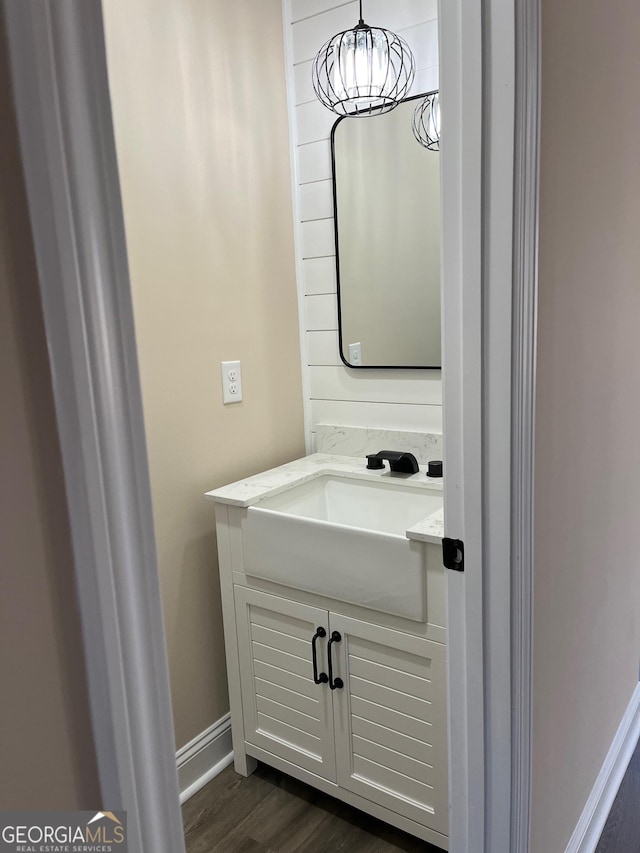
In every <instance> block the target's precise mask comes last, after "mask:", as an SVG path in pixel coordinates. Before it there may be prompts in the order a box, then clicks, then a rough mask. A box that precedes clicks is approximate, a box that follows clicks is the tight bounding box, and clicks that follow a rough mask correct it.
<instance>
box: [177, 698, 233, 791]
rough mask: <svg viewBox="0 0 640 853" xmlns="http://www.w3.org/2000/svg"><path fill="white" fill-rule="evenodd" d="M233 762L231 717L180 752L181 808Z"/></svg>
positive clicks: (178, 763)
mask: <svg viewBox="0 0 640 853" xmlns="http://www.w3.org/2000/svg"><path fill="white" fill-rule="evenodd" d="M232 761H233V747H232V745H231V715H230V714H225V716H224V717H222V718H221V719H220V720H218V722H217V723H214V724H213V725H212V726H209V728H208V729H205V731H203V732H202V733H201V734H199V735H198V736H197V737H195V738H194V739H193V740H192V741H190V742H189V743H188V744H187V745H186V746H183V747H182V749H179V750H178V751H177V752H176V763H177V765H178V781H179V784H180V805H182V804H183V803H185V802H186V801H187V800H188V799H189V797H192V796H193V795H194V794H195V793H196V792H197V791H199V790H200V788H203V787H204V786H205V785H206V784H207V782H210V781H211V780H212V779H213V778H214V776H217V775H218V773H221V772H222V771H223V770H224V769H225V767H228V766H229V765H230V764H231V762H232Z"/></svg>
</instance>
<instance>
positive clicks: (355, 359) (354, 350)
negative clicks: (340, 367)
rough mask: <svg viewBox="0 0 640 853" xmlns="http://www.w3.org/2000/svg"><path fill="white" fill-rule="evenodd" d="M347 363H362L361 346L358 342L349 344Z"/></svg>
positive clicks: (355, 364)
mask: <svg viewBox="0 0 640 853" xmlns="http://www.w3.org/2000/svg"><path fill="white" fill-rule="evenodd" d="M348 349H349V359H348V360H349V364H353V365H354V366H357V365H359V364H362V346H361V344H360V342H359V341H358V343H356V344H349V348H348Z"/></svg>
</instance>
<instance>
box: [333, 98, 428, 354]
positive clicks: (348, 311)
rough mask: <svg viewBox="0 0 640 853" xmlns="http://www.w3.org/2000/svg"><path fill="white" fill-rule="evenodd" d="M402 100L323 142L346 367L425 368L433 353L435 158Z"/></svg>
mask: <svg viewBox="0 0 640 853" xmlns="http://www.w3.org/2000/svg"><path fill="white" fill-rule="evenodd" d="M427 94H431V93H426V94H424V95H419V96H417V97H413V98H407V99H406V100H405V101H403V102H402V103H401V104H400V105H399V106H398V107H396V108H395V109H394V110H392V111H391V112H389V113H386V114H382V115H377V116H368V117H366V118H340V119H338V121H337V122H336V123H335V124H334V126H333V130H332V133H331V153H332V166H333V192H334V207H335V210H334V213H335V235H336V263H337V274H338V318H339V339H340V356H341V358H342V360H343V362H344V363H345V364H346V365H347V366H348V367H422V368H426V367H430V368H439V367H441V365H442V359H441V352H440V154H439V152H437V151H430V150H427V149H426V148H423V147H422V146H421V145H420V144H419V143H418V141H417V140H416V138H415V137H414V135H413V129H412V120H413V113H414V110H415V109H416V107H417V106H418V105H419V104H420V103H421V102H422V101H423V100H424V98H425V97H427Z"/></svg>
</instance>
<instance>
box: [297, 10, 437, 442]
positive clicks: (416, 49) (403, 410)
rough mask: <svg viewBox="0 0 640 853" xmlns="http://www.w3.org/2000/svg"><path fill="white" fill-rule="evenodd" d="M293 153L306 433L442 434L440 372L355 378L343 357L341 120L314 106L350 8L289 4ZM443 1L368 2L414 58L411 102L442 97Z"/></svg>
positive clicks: (374, 19) (358, 373)
mask: <svg viewBox="0 0 640 853" xmlns="http://www.w3.org/2000/svg"><path fill="white" fill-rule="evenodd" d="M283 4H284V23H285V31H286V44H287V66H288V75H289V115H290V123H291V135H292V145H293V148H294V157H293V161H294V162H293V171H294V194H295V196H296V198H295V208H296V211H297V214H296V216H297V220H298V221H297V225H296V229H297V239H296V252H297V256H298V257H297V268H298V279H299V280H298V292H299V299H300V303H301V306H302V308H301V326H302V359H303V373H304V392H305V396H306V397H307V400H306V413H307V421H308V423H307V430H308V432H311V433H312V434H313V432H314V428H315V425H316V424H318V423H330V424H339V425H348V426H359V427H371V428H379V429H406V430H411V431H414V432H415V431H418V432H431V433H437V432H441V431H442V384H441V379H440V371H426V370H349V369H348V368H346V367H344V365H343V364H342V362H341V361H340V356H339V354H338V333H337V328H338V317H337V306H336V274H335V246H334V235H333V201H332V188H331V150H330V143H329V135H330V132H331V127H332V126H333V123H334V121H335V120H336V116H335V115H334V114H333V113H332V112H331V111H330V110H327V109H326V108H325V107H323V106H322V104H320V102H319V101H317V100H316V97H315V95H314V93H313V88H312V85H311V62H312V60H313V57H314V56H315V54H316V52H317V51H318V49H319V48H320V47H321V46H322V45H323V44H324V43H325V42H326V41H327V39H329V38H330V37H331V36H332V35H334V34H335V33H337V32H339V31H340V30H345V29H348V28H349V27H351V26H354V25H355V24H356V23H357V20H358V3H357V2H356V0H350V2H347V3H340V2H339V0H283ZM437 15H438V2H437V0H366V2H365V4H364V18H365V20H366V21H367V23H369V24H371V25H378V26H384V27H386V28H387V29H391V30H393V31H395V32H397V33H399V34H400V35H401V36H402V37H403V38H404V39H405V40H406V41H407V42H408V43H409V45H410V47H411V49H412V50H413V53H414V55H415V58H416V78H415V81H414V85H413V88H412V91H411V93H410V94H419V93H420V92H427V91H430V90H432V89H437V88H438V20H437Z"/></svg>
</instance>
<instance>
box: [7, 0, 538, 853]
mask: <svg viewBox="0 0 640 853" xmlns="http://www.w3.org/2000/svg"><path fill="white" fill-rule="evenodd" d="M538 6H539V0H485V2H484V4H481V3H479V2H477V0H442V3H441V9H440V34H441V80H442V82H441V90H442V93H443V103H445V104H446V109H443V112H444V117H445V118H444V122H445V124H444V128H443V152H442V164H443V175H444V181H445V183H446V185H447V194H446V198H445V199H444V217H445V242H444V244H443V263H444V275H445V287H446V288H447V297H446V299H445V300H444V305H445V307H444V329H445V362H444V370H445V374H446V382H445V384H444V395H445V396H444V405H445V418H446V429H447V445H446V450H445V453H446V460H445V462H446V468H447V490H446V518H447V522H446V524H447V535H449V536H451V537H454V538H461V539H463V540H464V542H465V550H466V553H465V564H466V571H465V572H464V574H458V573H455V572H450V573H449V588H450V591H451V594H450V596H449V612H448V616H449V632H450V633H454V634H455V636H456V639H457V642H455V643H454V644H453V645H452V647H451V649H450V661H449V676H450V696H451V700H452V702H451V705H452V707H451V719H450V728H451V744H450V748H451V793H452V822H451V850H452V851H454V853H465V852H466V851H483V850H485V851H487V853H496V851H501V850H510V851H513V853H515V851H517V853H521V852H522V853H524V851H526V850H527V849H528V835H529V807H528V804H529V795H530V703H531V648H532V640H531V605H532V599H531V587H532V544H531V543H532V535H531V533H532V495H533V437H532V424H533V403H534V381H535V376H534V365H535V305H536V287H535V285H536V257H537V162H538V160H537V158H538V111H539V107H538V66H539V58H538V55H539V51H538V19H539V8H538ZM4 11H5V15H6V20H7V29H8V34H9V39H10V56H11V65H12V75H13V81H14V95H15V102H16V109H17V115H18V125H19V131H20V139H21V148H22V155H23V162H24V169H25V176H26V183H27V193H28V198H29V206H30V215H31V221H32V226H33V234H34V244H35V249H36V256H37V262H38V270H39V277H40V286H41V292H42V300H43V308H44V317H45V328H46V334H47V341H48V346H49V353H50V360H51V364H52V373H53V385H54V389H53V390H54V396H55V401H56V415H57V420H58V429H59V433H60V441H61V448H62V456H63V465H64V471H65V480H66V488H67V497H68V504H69V513H70V519H71V526H72V536H73V543H74V557H75V563H76V577H77V585H78V593H79V599H80V607H81V612H82V625H83V635H84V648H85V656H86V663H87V670H88V678H89V699H90V705H91V714H92V721H93V730H94V737H95V742H96V751H97V761H98V771H99V776H100V785H101V792H102V798H103V803H102V804H103V805H104V806H105V807H108V808H116V809H119V808H126V809H127V811H128V814H129V826H130V849H131V850H132V851H133V853H136V851H143V850H144V851H149V853H151V851H153V853H180V851H182V850H183V849H184V842H183V837H182V823H181V819H180V812H179V806H178V801H179V800H178V784H177V774H176V763H175V753H174V744H173V726H172V719H171V705H170V694H169V682H168V670H167V660H166V652H165V644H164V631H163V624H162V610H161V601H160V593H159V583H158V575H157V565H156V555H155V543H154V534H153V521H152V513H151V495H150V488H149V475H148V468H147V457H146V445H145V435H144V428H143V418H142V401H141V393H140V384H139V377H138V368H137V354H136V347H135V335H134V325H133V311H132V305H131V293H130V285H129V278H128V268H127V257H126V243H125V235H124V226H123V218H122V210H121V201H120V192H119V182H118V171H117V162H116V154H115V144H114V139H113V127H112V119H111V110H110V102H109V90H108V77H107V68H106V59H105V47H104V31H103V26H102V15H101V5H100V2H99V0H55V2H36V0H27V2H23V0H20V2H18V0H9V2H5V3H4ZM463 485H464V488H463ZM480 506H481V507H482V513H479V512H478V507H480ZM509 518H510V519H511V524H509V522H508V519H509ZM512 792H513V793H512Z"/></svg>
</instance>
